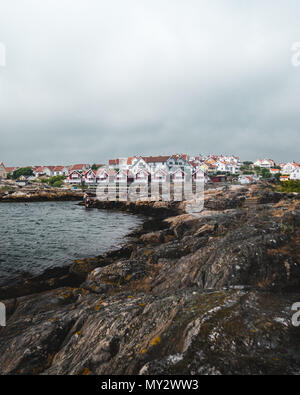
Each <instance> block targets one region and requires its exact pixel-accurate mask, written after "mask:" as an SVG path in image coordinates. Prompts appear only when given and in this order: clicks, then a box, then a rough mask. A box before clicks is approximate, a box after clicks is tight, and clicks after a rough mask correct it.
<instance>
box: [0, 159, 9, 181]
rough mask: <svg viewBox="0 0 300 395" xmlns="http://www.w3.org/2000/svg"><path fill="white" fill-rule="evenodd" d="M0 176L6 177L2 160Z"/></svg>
mask: <svg viewBox="0 0 300 395" xmlns="http://www.w3.org/2000/svg"><path fill="white" fill-rule="evenodd" d="M0 178H7V173H6V170H5V166H4V164H3V162H0Z"/></svg>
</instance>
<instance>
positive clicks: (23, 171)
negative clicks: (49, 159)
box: [12, 167, 33, 180]
mask: <svg viewBox="0 0 300 395" xmlns="http://www.w3.org/2000/svg"><path fill="white" fill-rule="evenodd" d="M22 176H24V177H30V176H33V170H32V168H31V167H21V168H20V169H17V170H15V171H14V172H13V175H12V178H13V179H14V180H17V179H18V178H20V177H22Z"/></svg>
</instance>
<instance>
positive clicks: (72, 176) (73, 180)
mask: <svg viewBox="0 0 300 395" xmlns="http://www.w3.org/2000/svg"><path fill="white" fill-rule="evenodd" d="M65 182H67V183H69V184H81V173H80V172H79V171H78V170H72V171H70V173H69V174H68V177H67V179H66V181H65Z"/></svg>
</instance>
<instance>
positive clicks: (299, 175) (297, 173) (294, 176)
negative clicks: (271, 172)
mask: <svg viewBox="0 0 300 395" xmlns="http://www.w3.org/2000/svg"><path fill="white" fill-rule="evenodd" d="M290 180H300V167H299V166H298V167H296V168H295V169H294V170H293V171H292V172H291V174H290Z"/></svg>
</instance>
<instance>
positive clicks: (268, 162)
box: [253, 159, 275, 169]
mask: <svg viewBox="0 0 300 395" xmlns="http://www.w3.org/2000/svg"><path fill="white" fill-rule="evenodd" d="M274 165H275V162H274V161H273V160H272V159H263V160H262V159H258V160H257V161H256V162H254V164H253V166H254V167H261V168H265V169H270V168H271V167H274Z"/></svg>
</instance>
